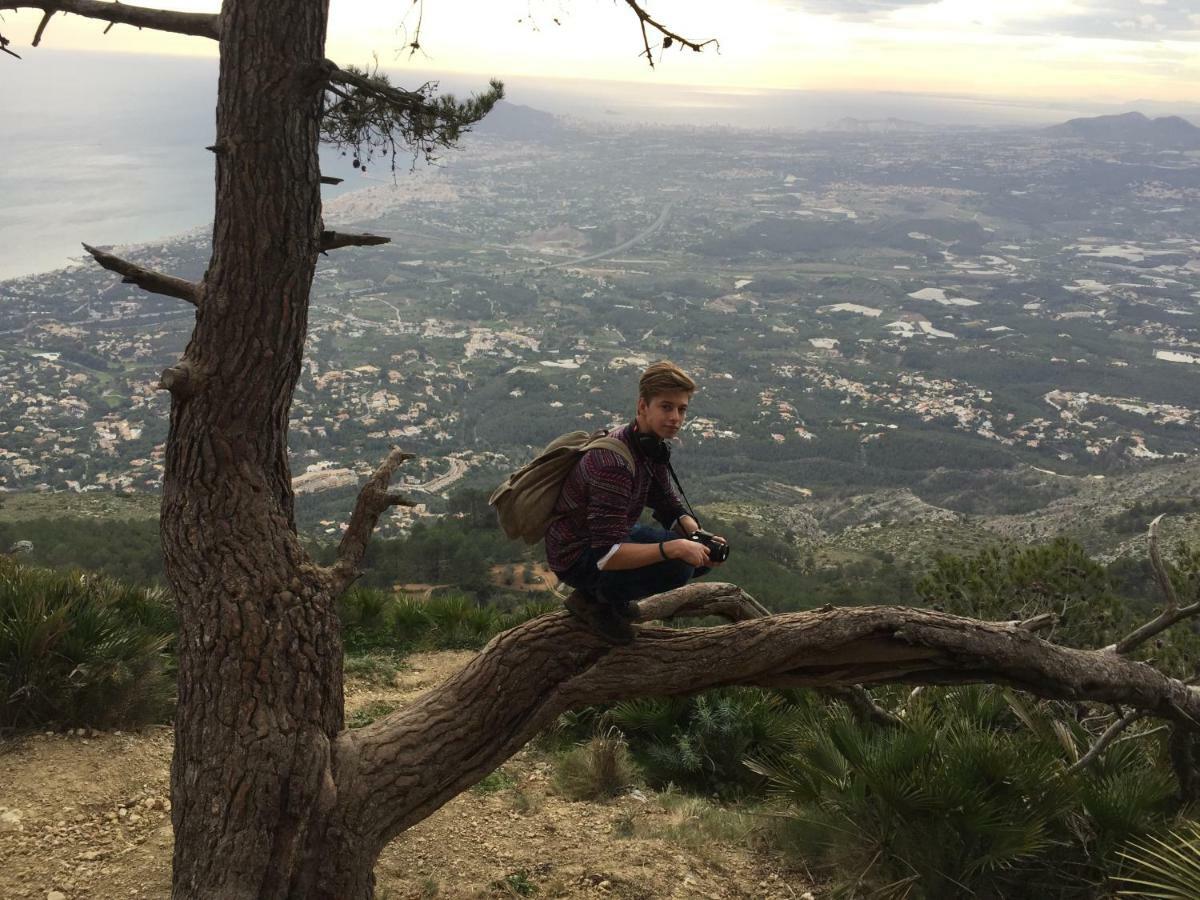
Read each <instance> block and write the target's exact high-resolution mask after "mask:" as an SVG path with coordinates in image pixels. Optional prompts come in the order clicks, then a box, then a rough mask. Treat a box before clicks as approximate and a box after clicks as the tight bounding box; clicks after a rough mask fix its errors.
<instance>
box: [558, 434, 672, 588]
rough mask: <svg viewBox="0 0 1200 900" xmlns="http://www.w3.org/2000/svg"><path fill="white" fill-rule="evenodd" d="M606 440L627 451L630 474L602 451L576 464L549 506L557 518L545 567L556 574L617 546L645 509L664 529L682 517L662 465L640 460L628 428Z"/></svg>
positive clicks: (610, 453) (616, 457)
mask: <svg viewBox="0 0 1200 900" xmlns="http://www.w3.org/2000/svg"><path fill="white" fill-rule="evenodd" d="M611 437H615V438H617V439H618V440H621V441H623V442H624V443H625V444H626V445H628V446H629V449H630V452H631V453H632V454H633V461H634V464H635V465H634V469H635V471H633V472H630V471H629V466H628V465H626V464H625V460H624V459H622V458H621V457H620V456H619V455H618V454H617V453H615V452H613V451H612V450H605V449H603V448H596V449H595V450H589V451H588V452H587V453H585V454H584V455H583V457H582V458H581V459H580V460H579V462H578V463H576V465H575V468H574V469H572V470H571V474H570V475H568V476H567V480H566V481H565V482H564V483H563V487H562V492H561V493H560V494H559V495H558V502H557V503H556V504H555V506H554V512H555V514H556V515H561V518H559V519H556V520H555V521H554V523H553V524H552V525H551V526H550V528H549V529H548V530H547V531H546V563H547V565H548V566H549V567H550V569H551V570H552V571H554V572H556V573H558V574H561V573H563V572H565V571H566V570H567V569H569V568H570V567H571V565H572V564H573V563H574V562H575V561H576V560H578V559H579V556H580V554H581V553H583V551H584V550H585V549H586V548H588V547H591V548H592V549H595V550H598V551H600V553H601V554H604V553H607V552H608V550H609V548H611V547H612V546H613V545H614V544H619V543H622V542H623V541H624V540H625V539H626V538H627V537H628V536H629V532H630V531H632V530H633V526H634V525H636V524H637V521H638V519H639V518H641V515H642V510H643V509H645V508H646V507H647V506H649V507H650V508H651V509H652V510H653V511H654V518H656V519H657V520H658V521H659V522H661V523H662V524H663V526H664V527H666V528H670V527H671V526H672V525H673V524H674V523H675V521H676V520H677V519H678V518H679V517H680V516H682V515H683V514H684V513H685V512H686V510H685V509H684V507H683V504H682V503H680V501H679V497H678V496H677V495H676V494H675V491H674V489H673V488H672V486H671V481H670V477H671V476H670V474H669V473H668V472H667V467H666V465H665V464H663V463H651V462H650V461H649V460H647V459H646V458H645V456H643V455H642V453H641V452H640V451H639V450H638V449H637V447H636V446H635V445H634V444H633V443H632V441H631V440H630V427H629V426H628V425H626V426H624V427H622V428H618V429H617V430H616V431H614V432H613V433H612V435H611Z"/></svg>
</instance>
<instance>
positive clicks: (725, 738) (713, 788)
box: [604, 688, 805, 798]
mask: <svg viewBox="0 0 1200 900" xmlns="http://www.w3.org/2000/svg"><path fill="white" fill-rule="evenodd" d="M797 702H805V701H795V700H794V697H793V695H785V694H781V693H780V692H777V691H767V690H761V689H757V688H731V689H727V690H719V691H709V692H707V693H704V694H699V695H697V696H694V697H667V698H663V697H653V698H644V699H638V700H628V701H624V702H622V703H618V704H616V705H615V706H613V707H612V708H611V709H610V710H609V711H608V712H607V713H606V714H605V716H604V719H605V721H608V722H611V723H612V724H613V725H615V726H616V727H617V728H619V729H620V730H621V731H622V732H623V733H624V734H625V735H626V737H627V739H628V741H629V746H630V749H631V751H632V752H633V755H634V758H635V759H636V760H637V762H638V764H639V766H640V767H641V769H642V771H643V772H644V773H645V775H646V780H647V781H648V782H649V784H650V785H651V786H652V787H655V788H661V787H664V786H666V785H667V784H675V785H678V786H679V787H680V788H683V789H684V790H687V791H691V792H693V793H700V794H714V795H718V796H721V797H725V798H730V797H735V796H744V795H753V794H760V793H761V792H762V790H763V788H764V787H765V784H766V780H765V779H764V778H763V776H762V775H760V774H759V773H757V772H754V771H752V770H751V769H750V768H748V767H747V766H746V765H745V762H744V761H745V759H746V757H747V756H768V757H769V756H774V755H775V754H777V753H779V752H780V751H782V750H783V749H784V747H785V746H786V743H787V741H788V738H789V736H790V734H791V732H792V731H793V730H794V729H795V727H796V725H797V722H798V717H799V712H800V707H799V706H797V705H796V703H797Z"/></svg>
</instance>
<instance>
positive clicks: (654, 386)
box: [638, 359, 696, 403]
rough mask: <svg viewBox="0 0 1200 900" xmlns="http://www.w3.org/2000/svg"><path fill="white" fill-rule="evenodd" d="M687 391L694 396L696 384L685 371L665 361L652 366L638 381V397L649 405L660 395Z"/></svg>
mask: <svg viewBox="0 0 1200 900" xmlns="http://www.w3.org/2000/svg"><path fill="white" fill-rule="evenodd" d="M675 391H686V392H687V393H689V394H693V393H695V391H696V382H694V381H692V379H690V378H688V376H687V375H686V374H684V371H683V369H681V368H679V366H677V365H675V363H673V362H670V361H668V360H665V359H660V360H659V361H658V362H656V363H653V364H651V365H650V366H649V367H648V368H647V369H646V371H645V372H643V373H642V377H641V379H640V380H639V381H638V397H640V398H641V399H642V400H645V401H646V402H647V403H649V402H650V401H651V400H652V399H654V398H655V397H657V396H658V395H659V394H669V393H673V392H675Z"/></svg>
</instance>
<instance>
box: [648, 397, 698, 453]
mask: <svg viewBox="0 0 1200 900" xmlns="http://www.w3.org/2000/svg"><path fill="white" fill-rule="evenodd" d="M691 399H692V395H691V394H689V393H688V392H687V391H672V392H670V393H666V394H655V395H654V396H653V397H651V398H650V400H649V401H647V400H644V399H642V398H641V397H639V398H638V405H637V421H638V428H639V429H641V430H642V431H644V432H647V433H649V432H653V433H654V434H656V435H658V436H659V437H660V438H662V439H663V440H664V441H666V440H670V439H671V438H673V437H675V435H676V434H678V433H679V429H680V428H682V427H683V418H684V416H686V415H687V408H688V403H689V402H690V401H691Z"/></svg>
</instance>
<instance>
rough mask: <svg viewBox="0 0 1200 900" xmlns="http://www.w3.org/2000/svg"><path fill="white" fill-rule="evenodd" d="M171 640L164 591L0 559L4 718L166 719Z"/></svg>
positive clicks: (108, 722) (4, 722)
mask: <svg viewBox="0 0 1200 900" xmlns="http://www.w3.org/2000/svg"><path fill="white" fill-rule="evenodd" d="M173 638H174V614H173V611H172V609H171V607H170V604H169V602H168V600H167V599H166V597H165V595H164V594H163V592H161V591H159V590H146V589H143V588H135V587H131V586H129V585H125V584H122V583H121V582H119V581H115V580H112V579H110V578H107V577H104V576H93V575H84V574H80V573H78V572H54V571H49V570H44V569H34V568H26V567H23V566H20V565H18V564H16V563H14V562H12V561H10V560H3V559H0V726H16V727H32V726H42V725H47V724H55V725H68V726H73V725H79V726H83V725H86V726H92V727H114V726H118V725H124V726H130V725H138V724H144V723H146V722H151V721H154V722H161V721H165V720H166V719H167V718H168V717H169V712H170V708H171V703H172V694H173V690H174V679H173V677H172V673H171V672H170V658H169V656H168V654H167V649H168V648H169V646H170V644H171V642H172V640H173Z"/></svg>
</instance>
